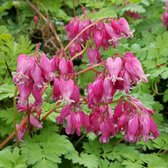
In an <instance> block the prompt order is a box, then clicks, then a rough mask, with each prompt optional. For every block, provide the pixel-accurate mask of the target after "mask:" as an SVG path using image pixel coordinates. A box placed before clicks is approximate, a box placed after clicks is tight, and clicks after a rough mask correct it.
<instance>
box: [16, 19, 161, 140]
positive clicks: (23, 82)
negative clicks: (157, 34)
mask: <svg viewBox="0 0 168 168" xmlns="http://www.w3.org/2000/svg"><path fill="white" fill-rule="evenodd" d="M66 30H67V31H68V39H69V40H72V41H73V43H71V42H70V45H69V53H70V56H71V57H74V56H75V55H76V53H78V56H80V57H81V58H82V57H83V55H84V54H83V53H82V52H83V50H84V51H86V53H87V56H88V59H89V63H90V64H92V65H93V64H95V63H99V64H97V65H99V66H100V65H101V66H103V67H104V68H103V70H102V72H99V73H97V77H96V79H95V81H94V82H93V83H89V84H88V88H87V97H86V96H85V95H81V94H80V88H79V86H78V85H77V83H76V79H77V78H76V74H77V73H76V72H75V68H74V65H73V62H72V60H69V59H68V55H66V53H65V50H64V51H60V52H59V53H57V54H56V55H54V56H53V57H52V59H49V58H48V57H47V56H46V55H45V54H44V53H42V54H41V55H35V56H31V57H30V56H27V55H20V56H19V57H18V60H17V71H16V73H15V74H14V77H13V81H14V83H15V84H16V85H17V87H18V91H19V96H18V102H17V109H18V111H19V112H25V113H26V114H27V115H29V117H28V118H29V120H30V121H29V124H30V125H29V126H31V127H32V128H34V127H37V128H39V129H40V128H42V124H41V123H40V116H41V113H42V105H43V98H42V96H43V92H44V91H45V87H46V85H49V84H50V85H51V87H52V88H53V92H52V93H53V96H52V98H53V101H56V102H57V103H59V104H61V105H63V107H62V109H61V112H60V114H59V115H58V116H57V117H56V122H57V124H64V122H66V128H65V132H66V133H67V134H74V133H76V134H77V135H78V136H80V134H81V129H82V127H85V130H86V132H90V131H92V132H94V133H95V134H96V135H97V136H100V139H99V140H100V142H101V143H107V142H109V140H110V137H113V136H114V135H115V134H117V133H119V132H123V133H124V134H125V139H126V140H127V141H129V142H136V141H138V140H140V139H142V138H143V139H144V141H146V140H147V139H152V138H156V137H157V136H159V132H158V130H157V127H156V124H155V122H154V120H153V119H152V118H151V116H150V115H151V114H154V112H153V111H152V110H150V109H148V108H145V107H144V106H143V104H142V103H141V102H140V101H139V100H137V99H135V98H133V97H131V96H129V94H130V89H131V88H132V86H134V85H137V84H139V83H140V82H141V81H142V82H147V81H148V80H147V75H145V73H144V71H143V69H142V65H141V63H140V62H139V60H138V59H137V58H136V57H135V56H134V54H133V53H131V52H126V53H125V54H124V55H121V54H115V55H113V56H112V57H110V58H108V59H107V60H102V58H101V55H100V48H101V49H104V50H105V49H107V48H108V47H110V45H112V46H113V47H116V46H117V44H118V40H119V39H120V38H128V37H131V36H132V32H131V31H130V28H129V25H128V23H127V21H126V19H124V18H120V19H118V20H114V19H101V20H99V21H96V22H91V20H89V19H86V20H81V19H80V18H78V17H75V18H74V19H72V20H71V21H70V23H69V24H68V25H67V26H66ZM74 39H75V40H74ZM85 44H86V49H83V48H84V45H85ZM79 53H81V54H79ZM93 68H94V65H93ZM89 69H91V68H89ZM89 69H88V70H89ZM83 72H85V71H83ZM83 72H82V73H83ZM116 91H122V92H123V93H124V92H125V93H126V95H125V96H123V97H121V98H120V99H119V100H118V101H119V103H118V105H117V106H116V107H115V109H112V108H111V107H110V104H111V103H114V102H115V101H114V100H113V99H114V96H115V93H116ZM30 96H32V97H33V98H34V100H33V101H32V99H30ZM30 100H31V101H30ZM118 101H117V102H118ZM82 104H87V105H88V109H89V110H90V111H91V112H90V113H89V114H87V113H86V112H85V111H84V110H83V109H82V107H83V106H82ZM16 127H20V125H17V126H16ZM26 129H27V124H24V125H23V126H21V128H20V130H19V131H18V140H22V137H23V135H24V134H25V132H26Z"/></svg>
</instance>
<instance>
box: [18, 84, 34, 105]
mask: <svg viewBox="0 0 168 168" xmlns="http://www.w3.org/2000/svg"><path fill="white" fill-rule="evenodd" d="M18 89H19V95H20V96H19V103H21V104H25V103H26V102H27V100H28V98H29V96H30V94H31V92H32V89H33V87H32V85H28V86H26V85H19V86H18Z"/></svg>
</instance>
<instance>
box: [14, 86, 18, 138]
mask: <svg viewBox="0 0 168 168" xmlns="http://www.w3.org/2000/svg"><path fill="white" fill-rule="evenodd" d="M17 93H18V87H17V86H16V87H15V91H14V96H13V127H14V130H15V134H16V141H18V139H17V129H16V115H17V109H16V96H17Z"/></svg>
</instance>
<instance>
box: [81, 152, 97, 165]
mask: <svg viewBox="0 0 168 168" xmlns="http://www.w3.org/2000/svg"><path fill="white" fill-rule="evenodd" d="M79 164H82V165H84V166H85V167H87V168H98V158H97V157H96V156H95V155H94V154H86V153H82V154H81V155H80V161H79Z"/></svg>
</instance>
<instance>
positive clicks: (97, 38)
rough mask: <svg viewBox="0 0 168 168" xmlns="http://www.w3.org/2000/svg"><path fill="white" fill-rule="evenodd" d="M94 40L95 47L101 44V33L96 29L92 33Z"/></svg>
mask: <svg viewBox="0 0 168 168" xmlns="http://www.w3.org/2000/svg"><path fill="white" fill-rule="evenodd" d="M94 42H95V44H96V47H97V48H99V47H100V46H101V43H102V34H101V32H100V31H96V32H95V33H94Z"/></svg>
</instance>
